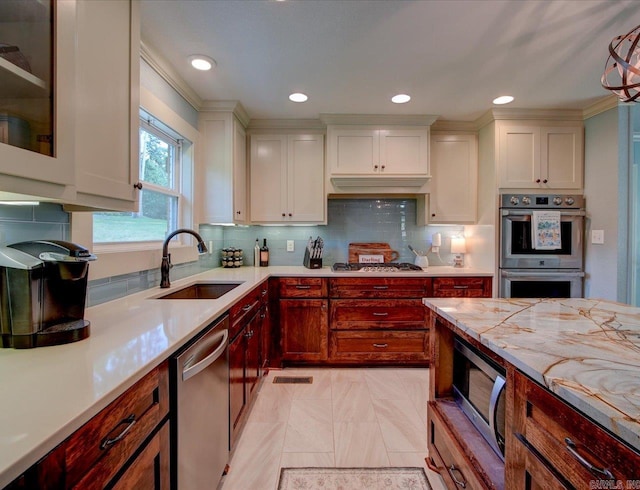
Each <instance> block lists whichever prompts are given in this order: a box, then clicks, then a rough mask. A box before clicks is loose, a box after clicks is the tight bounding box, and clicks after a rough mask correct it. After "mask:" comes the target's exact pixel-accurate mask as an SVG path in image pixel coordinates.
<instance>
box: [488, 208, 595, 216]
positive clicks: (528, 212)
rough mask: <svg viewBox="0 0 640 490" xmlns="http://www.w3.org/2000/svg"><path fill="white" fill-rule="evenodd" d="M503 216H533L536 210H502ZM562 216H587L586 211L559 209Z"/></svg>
mask: <svg viewBox="0 0 640 490" xmlns="http://www.w3.org/2000/svg"><path fill="white" fill-rule="evenodd" d="M500 211H501V214H502V216H531V214H532V213H533V211H536V210H535V209H501V210H500ZM540 211H556V210H555V209H547V210H544V209H540ZM558 211H560V216H571V217H573V216H586V215H587V213H586V211H584V210H582V209H572V210H569V209H559V210H558Z"/></svg>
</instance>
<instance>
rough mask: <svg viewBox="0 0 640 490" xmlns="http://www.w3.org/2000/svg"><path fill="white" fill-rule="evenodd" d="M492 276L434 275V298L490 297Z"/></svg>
mask: <svg viewBox="0 0 640 490" xmlns="http://www.w3.org/2000/svg"><path fill="white" fill-rule="evenodd" d="M491 286H492V278H491V277H434V278H433V297H434V298H490V297H491Z"/></svg>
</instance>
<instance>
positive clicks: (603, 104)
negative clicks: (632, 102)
mask: <svg viewBox="0 0 640 490" xmlns="http://www.w3.org/2000/svg"><path fill="white" fill-rule="evenodd" d="M620 104H622V102H620V99H618V97H616V96H615V95H608V96H607V97H604V98H603V99H600V100H599V101H598V102H596V103H595V104H591V105H590V106H589V107H586V108H585V109H584V110H583V111H582V118H583V119H589V118H590V117H593V116H597V115H598V114H601V113H603V112H606V111H608V110H611V109H614V108H616V107H618V105H620Z"/></svg>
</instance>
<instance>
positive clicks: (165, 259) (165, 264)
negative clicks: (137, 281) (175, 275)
mask: <svg viewBox="0 0 640 490" xmlns="http://www.w3.org/2000/svg"><path fill="white" fill-rule="evenodd" d="M178 233H189V234H190V235H193V236H194V237H196V240H198V253H200V254H204V253H207V246H206V245H205V244H204V241H203V240H202V237H201V236H200V235H198V234H197V233H196V232H195V231H193V230H189V229H187V228H180V229H178V230H176V231H174V232H171V233H169V235H168V236H167V238H165V240H164V243H163V245H162V264H160V287H161V288H168V287H169V286H171V283H170V282H169V270H171V268H172V267H173V264H172V263H171V254H170V253H169V241H170V240H171V239H172V238H173V237H174V236H176V235H177V234H178Z"/></svg>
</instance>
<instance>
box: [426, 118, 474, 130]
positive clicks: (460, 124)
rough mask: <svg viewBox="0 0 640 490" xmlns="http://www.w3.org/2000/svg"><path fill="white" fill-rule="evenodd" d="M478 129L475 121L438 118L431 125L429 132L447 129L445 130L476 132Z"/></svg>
mask: <svg viewBox="0 0 640 490" xmlns="http://www.w3.org/2000/svg"><path fill="white" fill-rule="evenodd" d="M477 130H478V124H477V122H476V121H449V120H442V119H438V120H437V121H436V122H434V123H433V124H432V125H431V132H432V133H433V132H434V131H447V132H452V131H454V132H464V133H468V132H472V133H473V132H476V131H477Z"/></svg>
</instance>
